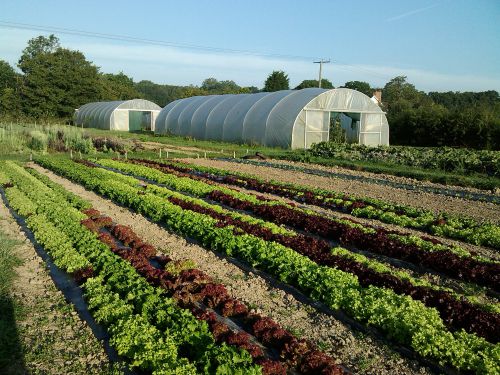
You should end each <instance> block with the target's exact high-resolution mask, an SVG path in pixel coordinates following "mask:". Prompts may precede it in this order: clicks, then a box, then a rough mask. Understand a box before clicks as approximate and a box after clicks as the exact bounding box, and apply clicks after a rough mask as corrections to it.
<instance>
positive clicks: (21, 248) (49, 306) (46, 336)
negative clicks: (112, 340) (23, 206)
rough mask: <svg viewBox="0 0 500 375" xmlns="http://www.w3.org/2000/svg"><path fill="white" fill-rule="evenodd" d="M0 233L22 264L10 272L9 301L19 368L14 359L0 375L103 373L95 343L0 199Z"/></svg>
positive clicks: (104, 366) (105, 365) (102, 360)
mask: <svg viewBox="0 0 500 375" xmlns="http://www.w3.org/2000/svg"><path fill="white" fill-rule="evenodd" d="M0 229H1V230H2V232H3V233H5V234H6V235H7V236H8V237H9V238H13V239H16V240H18V241H19V242H20V244H19V245H18V246H16V247H15V249H14V251H15V253H16V255H17V256H18V257H19V258H20V259H21V260H22V261H23V264H22V265H21V266H19V267H17V268H16V273H17V277H16V278H15V280H14V284H13V290H12V294H11V300H12V304H13V305H14V308H13V315H14V316H13V318H12V319H13V321H15V324H16V325H17V331H18V332H17V335H18V338H19V345H20V348H21V350H22V352H23V353H22V356H24V363H23V358H17V359H16V360H13V361H12V362H11V365H10V367H9V368H7V369H3V370H2V369H0V373H6V374H7V373H8V374H25V373H36V374H70V373H71V374H82V375H85V374H103V373H105V372H106V371H107V369H108V367H109V361H108V357H107V356H106V354H105V352H104V349H103V348H102V346H101V344H100V342H99V341H98V340H97V339H96V338H95V337H94V335H93V334H92V331H91V329H90V328H89V327H88V325H87V324H86V323H85V322H83V321H81V320H80V318H79V317H78V314H77V312H76V311H75V309H74V308H73V305H71V304H68V303H67V302H66V300H65V298H64V296H63V294H62V293H61V292H60V291H59V290H58V289H57V288H56V287H55V285H54V283H53V281H52V279H51V277H50V275H49V273H48V271H47V269H46V267H45V263H44V262H43V260H42V259H41V258H40V257H39V256H38V255H37V253H36V251H35V248H34V247H33V245H32V243H31V242H30V241H29V239H27V238H26V237H25V235H24V233H23V232H22V231H21V228H20V227H19V226H18V225H17V223H16V221H15V220H14V219H13V218H12V216H11V215H10V212H9V211H8V209H7V207H6V206H5V205H4V203H3V201H2V200H1V199H0ZM12 345H15V343H12ZM2 371H4V372H2Z"/></svg>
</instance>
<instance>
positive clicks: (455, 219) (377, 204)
mask: <svg viewBox="0 0 500 375" xmlns="http://www.w3.org/2000/svg"><path fill="white" fill-rule="evenodd" d="M99 162H101V160H100V161H99ZM106 162H107V161H106ZM167 163H168V164H171V165H174V166H175V165H177V166H180V167H182V168H190V169H192V170H193V171H199V172H204V173H210V174H213V175H218V176H227V175H234V176H239V177H241V178H243V179H248V178H250V179H254V180H257V181H259V182H261V183H262V184H266V183H271V184H274V185H277V186H280V187H283V188H284V189H285V190H286V189H289V191H290V192H291V193H293V194H294V195H296V196H297V198H299V200H300V197H301V196H302V195H304V194H305V193H306V192H312V193H313V194H314V195H315V198H317V199H320V200H322V201H324V202H325V203H327V204H330V206H331V205H338V207H339V208H343V207H347V208H349V207H350V206H351V205H352V204H353V203H355V202H358V203H359V202H361V203H363V205H364V207H359V208H354V209H352V210H349V213H350V214H351V215H353V216H356V217H362V218H370V219H376V220H380V221H382V222H384V223H388V224H395V225H399V226H403V227H407V228H412V229H417V230H422V231H425V232H428V233H431V234H435V235H439V236H443V237H448V238H451V239H456V240H461V241H465V242H469V243H472V244H475V245H486V246H490V247H493V248H496V249H500V226H498V225H495V224H494V223H490V222H482V223H481V222H478V221H477V220H475V219H473V218H470V217H465V216H457V215H451V214H448V213H446V212H441V213H439V214H435V213H434V212H432V211H429V210H425V209H422V208H416V207H411V206H407V205H402V204H392V203H389V202H386V201H383V200H380V199H375V198H368V197H356V196H348V195H347V194H344V193H340V192H336V191H333V190H324V189H318V188H312V187H307V186H303V185H297V184H291V183H283V182H280V181H275V180H271V181H264V180H262V179H259V178H258V177H255V176H252V175H249V174H245V173H240V172H233V171H226V170H223V169H219V168H214V167H205V166H199V165H194V164H185V163H175V162H167Z"/></svg>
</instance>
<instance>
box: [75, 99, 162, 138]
mask: <svg viewBox="0 0 500 375" xmlns="http://www.w3.org/2000/svg"><path fill="white" fill-rule="evenodd" d="M160 110H161V107H160V106H159V105H157V104H155V103H153V102H150V101H149V100H144V99H131V100H123V101H113V102H94V103H88V104H85V105H82V106H81V107H80V108H78V109H77V110H75V115H74V121H75V124H76V125H77V126H81V127H85V128H98V129H105V130H122V131H134V130H149V131H152V130H154V124H155V121H156V117H157V116H158V114H159V113H160Z"/></svg>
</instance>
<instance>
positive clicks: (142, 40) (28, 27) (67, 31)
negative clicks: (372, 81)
mask: <svg viewBox="0 0 500 375" xmlns="http://www.w3.org/2000/svg"><path fill="white" fill-rule="evenodd" d="M0 27H3V28H11V29H22V30H34V31H43V32H51V33H59V34H68V35H76V36H82V37H89V38H97V39H107V40H117V41H122V42H135V43H142V44H150V45H157V46H163V47H175V48H182V49H192V50H201V51H207V52H217V53H230V54H240V55H246V56H259V57H268V58H271V57H274V58H284V59H293V60H309V61H310V60H313V59H315V57H311V56H301V55H288V54H279V53H267V52H259V51H249V50H240V49H231V48H221V47H213V46H203V45H197V44H187V43H176V42H170V41H163V40H155V39H147V38H138V37H134V36H127V35H119V34H108V33H97V32H92V31H85V30H77V29H68V28H62V27H53V26H43V25H35V24H29V23H20V22H10V21H2V20H0ZM337 62H338V63H340V64H342V65H343V66H344V67H339V66H338V65H337V67H338V68H340V69H342V68H344V69H347V70H352V71H355V70H363V71H365V72H367V73H369V74H371V75H374V76H378V77H381V78H384V79H390V78H392V77H388V76H385V75H382V74H380V73H378V72H376V71H373V70H369V69H366V68H362V67H359V66H357V65H353V64H347V63H345V62H340V61H337ZM346 66H350V67H352V69H349V68H346Z"/></svg>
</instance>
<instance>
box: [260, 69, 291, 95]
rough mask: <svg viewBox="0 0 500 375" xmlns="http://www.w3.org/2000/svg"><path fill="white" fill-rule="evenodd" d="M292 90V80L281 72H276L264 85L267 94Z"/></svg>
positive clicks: (270, 75)
mask: <svg viewBox="0 0 500 375" xmlns="http://www.w3.org/2000/svg"><path fill="white" fill-rule="evenodd" d="M289 88H290V80H289V79H288V75H287V74H285V72H283V71H281V70H275V71H273V72H272V73H271V74H269V76H268V77H267V79H266V82H265V83H264V90H263V91H265V92H273V91H279V90H288V89H289Z"/></svg>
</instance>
